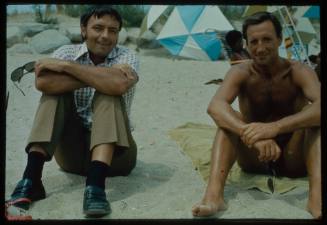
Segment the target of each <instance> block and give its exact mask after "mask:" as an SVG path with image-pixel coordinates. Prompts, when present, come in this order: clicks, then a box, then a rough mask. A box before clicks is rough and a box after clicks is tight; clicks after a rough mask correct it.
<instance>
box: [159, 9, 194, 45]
mask: <svg viewBox="0 0 327 225" xmlns="http://www.w3.org/2000/svg"><path fill="white" fill-rule="evenodd" d="M188 34H189V32H188V30H187V29H186V27H185V25H184V22H183V21H182V19H181V17H180V15H179V13H178V10H177V8H176V7H175V8H174V10H173V12H172V13H171V15H170V17H169V18H168V20H167V22H166V24H165V26H164V27H163V28H162V30H161V32H160V33H159V35H158V37H157V39H163V38H169V37H174V36H180V35H188Z"/></svg>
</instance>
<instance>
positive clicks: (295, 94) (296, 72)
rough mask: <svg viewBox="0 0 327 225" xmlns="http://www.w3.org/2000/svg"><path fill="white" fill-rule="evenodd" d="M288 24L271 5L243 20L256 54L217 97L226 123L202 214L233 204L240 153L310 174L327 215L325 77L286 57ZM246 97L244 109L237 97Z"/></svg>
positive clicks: (259, 163)
mask: <svg viewBox="0 0 327 225" xmlns="http://www.w3.org/2000/svg"><path fill="white" fill-rule="evenodd" d="M281 30H282V28H281V25H280V23H279V21H278V20H277V19H276V17H275V16H273V15H272V14H270V13H267V12H260V13H256V14H254V15H253V16H251V17H250V18H248V19H247V20H246V21H245V22H244V24H243V35H244V37H245V40H246V43H247V46H248V50H249V53H250V55H251V58H252V60H250V61H248V62H245V63H242V64H238V65H235V66H233V67H232V68H231V69H230V70H229V71H228V73H227V75H226V77H225V79H224V82H223V84H222V85H221V87H220V88H219V89H218V91H217V93H216V94H215V96H214V97H213V98H212V100H211V102H210V104H209V107H208V113H209V115H210V116H211V117H212V118H213V120H214V121H215V123H216V124H217V126H219V129H218V131H217V134H216V137H215V139H214V143H213V147H212V155H211V168H210V178H209V182H208V186H207V188H206V191H205V194H204V197H203V199H202V201H201V202H200V203H198V204H196V205H194V206H193V208H192V213H193V215H194V216H209V215H213V214H215V213H216V212H218V211H220V210H224V209H226V208H227V205H226V203H225V202H224V196H223V194H224V185H225V181H226V178H227V175H228V173H229V171H230V169H231V167H232V166H233V164H234V162H235V161H237V162H238V164H239V165H240V167H241V168H242V169H243V170H244V171H246V172H254V173H265V172H267V169H266V168H267V164H268V163H273V164H275V168H276V172H277V175H281V176H287V177H299V176H305V175H308V177H309V197H308V202H307V210H308V211H309V212H310V213H311V214H312V216H313V217H314V218H320V217H321V211H322V209H321V205H322V204H321V144H320V111H321V110H320V82H319V80H318V77H317V75H316V74H315V72H314V71H313V70H312V69H310V68H309V67H308V66H306V65H304V64H301V63H300V62H295V61H289V60H286V59H284V58H281V57H279V55H278V47H279V45H280V44H281V43H282V31H281ZM236 97H238V99H239V108H240V113H239V112H236V111H234V110H233V109H232V107H231V103H232V102H233V101H234V100H235V98H236Z"/></svg>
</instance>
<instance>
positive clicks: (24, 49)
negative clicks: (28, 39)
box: [8, 43, 36, 54]
mask: <svg viewBox="0 0 327 225" xmlns="http://www.w3.org/2000/svg"><path fill="white" fill-rule="evenodd" d="M8 53H10V54H15V53H23V54H35V53H36V52H35V50H34V49H33V47H32V46H31V45H29V44H22V43H18V44H14V45H13V46H12V47H11V48H9V49H8Z"/></svg>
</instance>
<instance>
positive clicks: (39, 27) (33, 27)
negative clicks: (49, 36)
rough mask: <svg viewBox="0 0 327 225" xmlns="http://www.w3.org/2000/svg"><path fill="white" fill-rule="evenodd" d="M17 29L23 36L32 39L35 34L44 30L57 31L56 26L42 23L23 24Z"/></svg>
mask: <svg viewBox="0 0 327 225" xmlns="http://www.w3.org/2000/svg"><path fill="white" fill-rule="evenodd" d="M19 28H20V30H21V31H22V32H23V34H24V35H25V36H28V37H33V36H35V35H36V34H38V33H40V32H42V31H45V30H49V29H58V25H54V24H43V23H24V24H23V25H20V26H19Z"/></svg>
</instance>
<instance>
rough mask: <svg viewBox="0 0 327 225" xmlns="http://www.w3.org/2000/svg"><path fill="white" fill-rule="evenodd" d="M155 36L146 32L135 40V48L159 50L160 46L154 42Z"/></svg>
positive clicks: (150, 32)
mask: <svg viewBox="0 0 327 225" xmlns="http://www.w3.org/2000/svg"><path fill="white" fill-rule="evenodd" d="M156 37H157V35H156V34H155V33H153V32H152V31H150V30H146V31H145V32H144V33H143V34H142V36H141V37H139V38H138V40H137V46H138V47H140V48H148V49H154V48H159V47H161V45H160V44H159V42H158V41H157V40H156Z"/></svg>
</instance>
